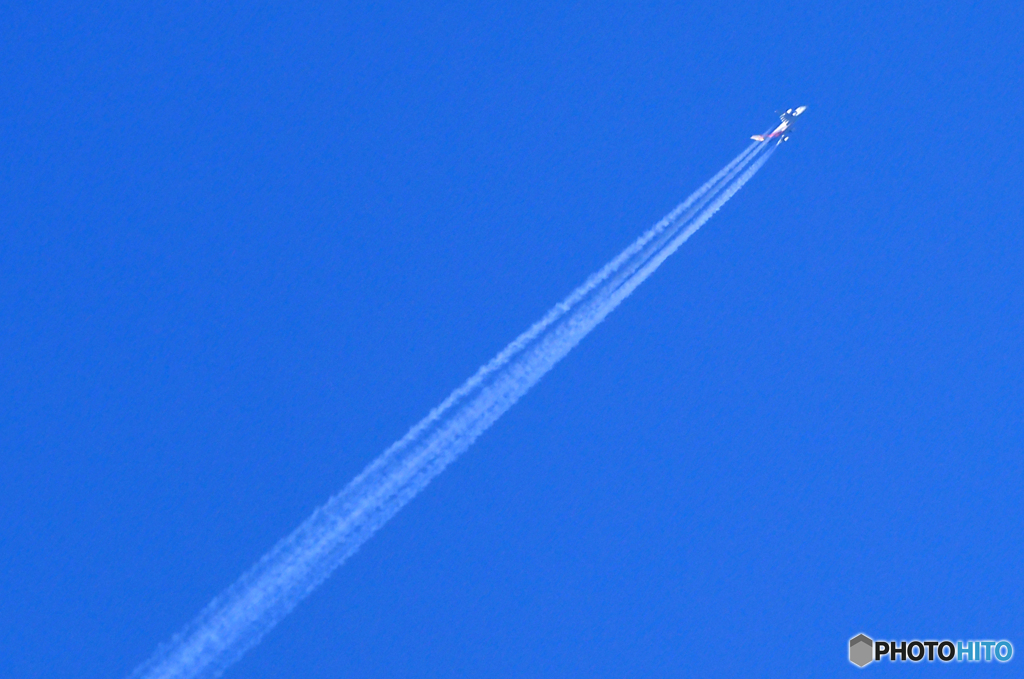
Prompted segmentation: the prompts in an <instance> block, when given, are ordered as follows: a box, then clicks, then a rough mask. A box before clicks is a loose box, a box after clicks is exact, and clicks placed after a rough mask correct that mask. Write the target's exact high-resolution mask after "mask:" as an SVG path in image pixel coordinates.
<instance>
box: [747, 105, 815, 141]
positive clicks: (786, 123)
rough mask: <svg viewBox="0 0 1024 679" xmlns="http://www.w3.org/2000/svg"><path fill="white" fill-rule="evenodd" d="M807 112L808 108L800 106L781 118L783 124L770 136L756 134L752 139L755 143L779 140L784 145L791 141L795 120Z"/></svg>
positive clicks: (769, 134)
mask: <svg viewBox="0 0 1024 679" xmlns="http://www.w3.org/2000/svg"><path fill="white" fill-rule="evenodd" d="M806 110H807V107H806V106H800V107H798V108H795V109H794V108H791V109H789V110H787V111H786V112H785V113H783V114H782V115H780V116H779V119H780V120H782V123H781V124H780V125H779V126H778V127H776V128H775V129H774V130H772V131H771V132H769V133H768V134H755V135H754V136H753V137H751V139H753V140H754V141H768V140H769V139H778V140H779V142H778V143H780V144H781V143H782V142H784V141H786V140H787V139H789V131H790V129H792V127H793V123H794V122H795V120H794V119H795V118H796V117H797V116H798V115H800V114H801V113H803V112H804V111H806Z"/></svg>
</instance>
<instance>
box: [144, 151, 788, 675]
mask: <svg viewBox="0 0 1024 679" xmlns="http://www.w3.org/2000/svg"><path fill="white" fill-rule="evenodd" d="M774 150H775V147H774V146H772V147H769V146H768V145H767V144H760V143H756V144H751V145H750V146H749V147H747V148H746V149H745V150H744V151H743V152H742V153H740V155H738V156H737V157H736V158H735V159H734V160H733V161H732V162H730V163H729V164H728V165H726V166H725V167H724V168H722V170H721V171H720V172H719V173H718V174H716V175H715V176H714V177H712V178H711V179H710V180H709V181H708V182H707V183H706V184H704V186H702V187H701V188H700V189H698V190H697V191H696V192H695V193H694V194H693V195H691V196H690V197H689V198H687V199H686V200H685V201H684V202H683V203H681V204H680V205H679V206H678V207H676V208H675V209H674V210H673V211H672V212H670V213H669V214H668V215H667V216H666V217H665V218H664V219H662V220H661V221H660V222H658V223H657V224H655V225H654V226H653V227H652V228H651V229H649V230H648V231H647V232H646V233H644V234H643V235H642V236H641V237H640V238H638V239H637V240H636V241H635V242H634V243H633V244H632V245H630V246H629V247H628V248H626V249H625V250H624V251H623V252H622V253H620V254H619V255H618V256H617V257H615V258H614V259H613V260H612V261H611V262H609V263H608V264H606V265H605V266H604V267H603V268H602V269H601V270H600V271H598V272H597V273H595V274H593V275H592V276H591V277H590V278H588V279H587V281H586V282H585V283H583V285H581V286H580V287H579V288H577V289H576V290H574V291H573V292H572V293H571V294H570V295H569V296H568V297H566V298H565V299H564V300H563V301H562V302H560V303H559V304H557V305H555V306H554V307H553V308H552V309H551V310H550V311H549V312H548V313H547V314H545V316H544V317H543V318H541V320H539V321H538V322H537V323H535V324H534V325H533V326H531V327H530V329H528V330H527V331H526V332H524V333H523V334H522V335H520V336H519V337H518V338H516V339H515V340H514V341H513V342H512V343H511V344H509V345H508V346H507V347H505V349H503V350H502V351H501V352H500V353H499V354H498V355H497V356H495V357H494V358H493V359H491V361H490V362H488V363H487V364H485V365H484V366H483V367H481V368H480V369H479V370H478V371H477V373H476V374H475V375H473V376H472V377H470V378H469V379H468V380H467V381H466V382H465V383H464V384H463V385H462V386H460V387H459V388H458V389H456V390H455V391H454V392H452V394H451V395H450V396H449V397H448V398H447V399H445V400H444V401H443V402H442V403H441V404H440V405H439V406H437V407H436V408H434V410H432V411H431V412H430V413H429V414H428V415H427V416H426V417H425V418H424V419H423V420H422V421H421V422H419V423H418V424H417V425H415V426H414V427H413V428H412V429H411V430H409V433H407V434H406V435H405V436H404V437H402V438H401V439H400V440H399V441H397V442H396V443H394V444H393V445H392V446H391V447H390V448H388V449H387V450H386V451H384V453H383V454H381V456H380V457H378V458H377V459H376V460H374V461H373V462H372V463H370V465H369V466H367V468H366V469H365V470H363V472H362V473H361V474H359V476H357V477H356V478H355V479H353V480H352V481H351V482H350V483H349V484H348V486H346V487H345V488H344V489H343V490H342V491H341V492H340V493H338V494H337V495H335V496H333V497H332V498H330V499H329V500H328V501H327V502H326V503H325V504H324V505H323V506H321V507H320V508H318V509H317V510H316V511H314V512H313V514H312V515H311V516H310V517H309V518H308V519H306V520H305V521H304V522H303V523H302V524H301V525H299V527H298V528H296V529H295V530H294V531H293V532H292V533H291V534H290V535H288V536H287V537H285V538H284V539H283V540H281V541H280V542H279V543H278V544H277V545H275V546H274V548H273V549H271V550H270V551H269V552H268V553H267V554H265V555H264V556H263V557H262V558H261V559H260V560H259V561H258V562H257V563H256V564H255V565H254V566H253V567H252V568H251V569H250V570H249V571H248V572H246V573H245V574H243V575H242V577H240V578H239V579H238V581H237V582H235V583H234V584H233V585H231V586H230V587H228V588H227V589H226V590H225V591H224V592H223V593H221V594H220V595H219V596H217V597H216V598H215V599H214V600H213V601H211V602H210V603H209V604H208V605H207V606H206V608H204V609H203V610H202V611H201V612H200V613H199V615H198V616H196V618H195V619H194V620H193V621H192V622H190V623H189V624H188V625H186V626H185V628H184V629H183V630H182V631H181V632H179V633H178V634H177V635H175V636H174V638H172V639H171V640H170V641H169V642H168V643H166V644H164V645H162V646H161V647H160V648H158V649H157V651H156V653H155V654H154V655H153V657H152V658H150V659H149V660H148V661H147V662H145V663H144V664H142V665H140V666H139V667H138V668H136V670H135V671H134V672H133V673H132V674H131V679H198V678H201V677H203V678H213V677H218V676H220V675H221V674H222V673H223V672H224V671H225V670H226V669H227V668H228V667H229V666H231V665H232V664H233V663H235V662H236V661H237V660H238V659H239V658H241V657H242V655H243V654H244V653H245V652H246V651H247V650H249V649H250V648H252V647H253V646H255V645H256V644H257V643H259V641H260V639H261V638H262V637H263V635H265V634H266V633H267V632H269V631H270V630H271V629H272V628H273V627H274V626H275V625H276V624H277V623H278V622H279V621H280V620H281V619H282V618H283V617H284V616H285V615H287V614H288V613H289V612H290V611H291V610H292V609H293V608H294V607H295V606H296V605H297V604H298V603H299V602H300V601H301V600H302V599H304V598H305V597H306V596H307V595H308V594H309V593H310V592H312V591H313V590H314V589H315V588H316V587H317V586H318V585H319V584H320V583H321V582H323V581H324V580H325V579H326V578H327V577H328V576H329V575H330V574H331V573H332V572H333V571H334V569H336V568H337V567H338V566H340V565H341V564H342V563H343V562H344V561H345V559H347V558H348V557H349V556H351V555H352V554H353V553H355V551H356V550H357V549H359V547H360V546H361V545H362V544H363V543H364V542H366V540H367V539H369V538H370V536H372V535H373V534H374V533H375V532H376V531H377V530H378V529H379V528H380V527H381V526H383V525H384V524H385V523H386V522H387V521H388V519H390V518H391V517H392V516H394V515H395V514H396V513H397V512H398V511H399V510H400V509H401V508H402V507H403V506H404V505H405V504H406V503H407V502H408V501H409V500H411V499H412V498H413V497H414V496H415V495H416V494H417V493H419V492H420V491H421V490H422V489H423V488H424V487H425V486H426V485H427V484H428V483H429V482H430V481H431V479H433V478H434V477H435V476H437V475H438V474H439V473H440V472H441V471H442V470H443V469H444V468H445V467H446V466H448V464H450V463H451V462H452V461H454V460H455V459H456V458H457V457H458V456H459V455H460V454H462V453H463V452H464V451H465V450H466V449H467V448H469V446H470V445H472V443H473V442H474V441H475V440H476V439H477V437H479V436H480V435H481V434H483V433H484V431H486V430H487V428H488V427H490V426H491V424H493V423H494V422H495V421H496V420H497V419H498V418H499V417H501V416H502V414H504V413H505V412H506V411H507V410H508V409H509V408H511V407H512V406H513V405H514V404H515V403H516V401H518V400H519V398H520V397H521V396H523V394H525V393H526V392H527V391H529V389H530V388H531V387H532V386H533V385H534V384H536V383H537V381H539V380H540V379H541V377H543V376H544V375H545V374H546V373H547V372H548V371H549V370H551V368H552V367H554V365H555V364H556V363H557V362H558V361H559V360H560V359H561V358H562V357H563V356H565V355H566V354H568V353H569V351H571V350H572V349H573V347H575V346H576V345H577V344H578V343H579V342H580V341H581V340H582V339H583V338H584V337H585V336H586V335H587V333H589V332H590V331H591V330H592V329H593V328H594V327H595V326H596V325H597V324H598V323H600V322H601V321H602V320H604V318H605V317H606V316H607V315H608V314H609V313H611V312H612V311H613V310H614V309H615V308H616V307H617V306H618V305H619V304H620V303H621V302H622V301H623V300H624V299H625V298H626V297H628V296H629V295H630V293H632V292H633V290H635V289H636V288H637V287H638V286H639V285H640V284H641V283H643V282H644V280H646V279H647V277H648V276H650V275H651V274H652V273H653V272H654V271H655V270H656V269H657V268H658V267H659V266H660V265H661V264H662V262H664V261H665V260H666V259H667V258H668V257H669V256H670V255H671V254H672V253H673V252H675V251H676V250H677V249H678V248H679V246H680V245H682V244H683V243H684V242H685V241H686V240H687V239H688V238H689V237H690V236H691V235H693V233H694V232H696V231H697V229H699V228H700V227H701V226H702V225H703V224H704V223H705V222H707V220H709V219H710V218H711V217H712V216H713V215H714V214H715V212H717V211H718V209H719V208H721V207H722V205H724V204H725V203H726V201H728V200H729V199H730V198H731V197H732V196H733V195H734V194H735V193H736V192H737V191H739V190H740V188H742V187H743V185H744V184H746V183H747V181H748V180H749V179H750V178H751V177H752V176H753V175H754V174H755V173H756V172H757V171H758V169H760V167H761V166H762V165H764V163H765V162H766V161H767V160H768V158H769V157H770V156H771V154H772V153H773V152H774Z"/></svg>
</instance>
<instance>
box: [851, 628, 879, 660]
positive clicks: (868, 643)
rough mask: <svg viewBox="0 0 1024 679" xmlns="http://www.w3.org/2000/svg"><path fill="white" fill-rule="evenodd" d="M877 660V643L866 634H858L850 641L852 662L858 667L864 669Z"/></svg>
mask: <svg viewBox="0 0 1024 679" xmlns="http://www.w3.org/2000/svg"><path fill="white" fill-rule="evenodd" d="M874 659H875V642H874V641H872V640H871V638H870V637H868V636H867V635H866V634H858V635H857V636H855V637H854V638H852V639H850V662H852V663H853V664H854V665H856V666H857V667H864V666H865V665H867V664H868V663H869V662H871V661H872V660H874Z"/></svg>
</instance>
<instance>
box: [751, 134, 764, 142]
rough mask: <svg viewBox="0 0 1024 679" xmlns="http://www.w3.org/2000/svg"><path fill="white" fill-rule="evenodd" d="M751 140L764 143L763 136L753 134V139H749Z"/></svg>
mask: <svg viewBox="0 0 1024 679" xmlns="http://www.w3.org/2000/svg"><path fill="white" fill-rule="evenodd" d="M751 139H753V140H754V141H764V136H763V135H760V134H755V135H754V136H753V137H751Z"/></svg>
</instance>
